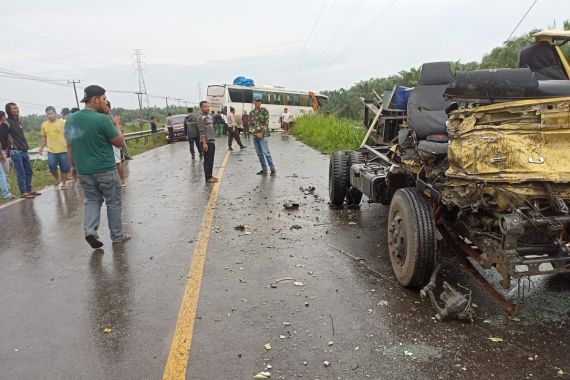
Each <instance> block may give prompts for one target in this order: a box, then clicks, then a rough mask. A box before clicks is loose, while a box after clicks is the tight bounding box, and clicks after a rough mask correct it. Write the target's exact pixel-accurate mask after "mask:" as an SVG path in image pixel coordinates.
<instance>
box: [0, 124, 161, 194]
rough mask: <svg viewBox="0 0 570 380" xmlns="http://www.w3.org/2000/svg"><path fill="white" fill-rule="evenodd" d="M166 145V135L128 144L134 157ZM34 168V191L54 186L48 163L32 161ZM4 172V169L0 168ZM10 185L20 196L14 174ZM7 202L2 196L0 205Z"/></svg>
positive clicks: (10, 175)
mask: <svg viewBox="0 0 570 380" xmlns="http://www.w3.org/2000/svg"><path fill="white" fill-rule="evenodd" d="M165 144H166V139H165V138H164V133H159V134H158V139H157V141H156V142H154V141H153V139H152V137H147V138H146V139H145V138H144V137H142V138H140V139H138V140H132V141H130V142H129V144H128V148H129V154H130V155H131V156H132V157H134V156H136V155H137V154H141V153H143V152H146V151H147V150H151V149H154V148H158V147H160V146H163V145H165ZM32 168H33V171H34V176H33V177H32V188H33V189H42V188H45V187H47V186H51V185H53V182H54V178H53V176H52V175H51V173H50V171H49V168H48V166H47V161H42V160H34V161H32ZM0 170H2V168H0ZM8 183H9V184H10V192H11V193H12V194H13V195H15V196H20V192H19V191H18V181H17V180H16V175H15V173H14V172H11V173H10V174H9V175H8ZM6 202H7V201H6V200H4V199H2V197H1V196H0V204H4V203H6Z"/></svg>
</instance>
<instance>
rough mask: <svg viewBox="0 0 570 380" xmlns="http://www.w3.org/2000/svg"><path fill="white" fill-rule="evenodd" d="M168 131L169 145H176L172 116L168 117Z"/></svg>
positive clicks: (169, 114)
mask: <svg viewBox="0 0 570 380" xmlns="http://www.w3.org/2000/svg"><path fill="white" fill-rule="evenodd" d="M166 130H167V131H168V143H169V144H174V126H173V125H172V114H171V113H170V112H169V113H168V115H167V116H166Z"/></svg>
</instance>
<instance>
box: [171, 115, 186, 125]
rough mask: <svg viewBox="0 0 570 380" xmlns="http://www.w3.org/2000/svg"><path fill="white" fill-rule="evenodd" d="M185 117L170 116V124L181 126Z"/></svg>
mask: <svg viewBox="0 0 570 380" xmlns="http://www.w3.org/2000/svg"><path fill="white" fill-rule="evenodd" d="M185 117H186V116H184V115H180V116H172V124H183V123H184V118H185Z"/></svg>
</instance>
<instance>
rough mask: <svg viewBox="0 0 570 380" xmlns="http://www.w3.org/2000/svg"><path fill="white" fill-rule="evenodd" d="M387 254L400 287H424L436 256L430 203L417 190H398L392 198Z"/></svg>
mask: <svg viewBox="0 0 570 380" xmlns="http://www.w3.org/2000/svg"><path fill="white" fill-rule="evenodd" d="M388 252H389V255H390V262H391V263H392V269H393V271H394V275H395V276H396V278H397V280H398V282H399V283H400V284H401V285H402V286H406V287H421V286H424V285H425V284H427V282H428V281H429V278H430V276H431V274H432V272H433V268H434V263H435V258H436V252H437V240H436V227H435V222H434V218H433V211H432V208H431V205H430V203H429V202H428V201H427V200H426V199H425V198H424V197H422V195H421V194H420V192H419V191H418V190H417V189H416V188H410V187H407V188H403V189H399V190H397V191H396V193H395V194H394V197H393V198H392V202H391V203H390V212H389V213H388Z"/></svg>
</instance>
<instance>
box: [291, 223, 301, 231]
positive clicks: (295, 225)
mask: <svg viewBox="0 0 570 380" xmlns="http://www.w3.org/2000/svg"><path fill="white" fill-rule="evenodd" d="M301 228H303V227H301V226H300V225H298V224H293V225H292V226H291V228H290V229H291V230H300V229H301Z"/></svg>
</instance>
